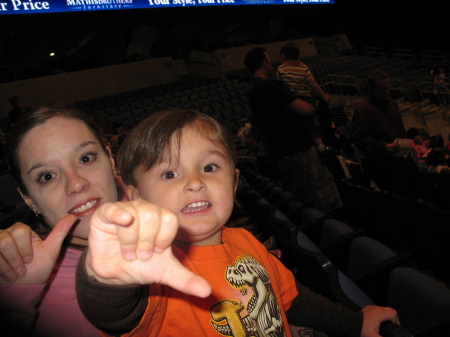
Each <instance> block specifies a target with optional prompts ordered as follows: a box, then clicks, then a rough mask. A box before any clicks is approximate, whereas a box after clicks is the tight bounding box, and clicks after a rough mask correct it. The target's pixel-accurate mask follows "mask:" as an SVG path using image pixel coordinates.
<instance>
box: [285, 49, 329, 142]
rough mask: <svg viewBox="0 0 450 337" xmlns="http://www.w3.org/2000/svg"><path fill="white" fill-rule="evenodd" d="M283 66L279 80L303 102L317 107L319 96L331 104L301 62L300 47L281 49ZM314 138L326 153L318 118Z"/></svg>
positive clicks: (315, 119)
mask: <svg viewBox="0 0 450 337" xmlns="http://www.w3.org/2000/svg"><path fill="white" fill-rule="evenodd" d="M280 58H281V65H280V66H278V69H277V79H278V80H280V81H282V82H283V83H284V84H286V86H287V87H288V88H289V89H290V90H292V91H293V92H294V93H295V94H296V95H297V96H298V97H299V98H300V99H301V100H303V101H305V102H308V103H309V104H311V105H313V106H314V107H315V106H316V99H315V97H314V95H317V96H318V97H319V99H320V100H322V101H323V102H324V103H325V104H328V103H329V102H330V97H329V96H328V95H327V94H326V93H325V92H324V91H323V90H322V88H321V87H320V86H319V85H318V84H317V82H316V80H315V79H314V76H313V74H312V73H311V71H310V69H309V67H308V66H307V65H306V64H304V63H303V62H302V61H300V59H299V58H300V49H299V48H298V46H297V45H296V44H295V43H293V42H289V43H286V44H285V45H283V46H282V47H281V48H280ZM311 132H312V136H313V138H314V142H315V144H316V146H317V149H318V150H319V151H324V150H326V149H327V148H328V147H327V146H326V145H325V144H324V142H323V140H322V137H321V134H320V125H319V122H318V120H317V118H314V123H313V125H312V126H311Z"/></svg>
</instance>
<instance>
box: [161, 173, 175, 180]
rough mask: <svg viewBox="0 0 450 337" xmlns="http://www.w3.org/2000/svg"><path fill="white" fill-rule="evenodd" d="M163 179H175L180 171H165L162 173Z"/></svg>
mask: <svg viewBox="0 0 450 337" xmlns="http://www.w3.org/2000/svg"><path fill="white" fill-rule="evenodd" d="M162 177H163V179H174V178H176V177H178V173H176V172H174V171H167V172H164V173H163V175H162Z"/></svg>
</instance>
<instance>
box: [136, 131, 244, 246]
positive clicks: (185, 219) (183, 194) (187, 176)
mask: <svg viewBox="0 0 450 337" xmlns="http://www.w3.org/2000/svg"><path fill="white" fill-rule="evenodd" d="M171 148H172V149H174V151H173V152H174V153H173V154H172V156H173V157H172V158H166V159H165V160H163V162H162V163H161V164H160V165H155V166H154V167H152V168H151V169H150V170H149V171H147V172H143V170H139V169H138V170H137V172H136V178H137V183H138V186H137V189H135V191H134V192H132V193H131V194H132V195H131V198H132V199H136V198H142V199H144V200H147V201H149V202H152V203H154V204H157V205H159V206H162V207H165V208H168V209H170V210H171V211H173V212H174V213H175V214H177V216H178V218H179V221H180V230H179V232H178V235H177V239H178V240H180V241H183V242H190V243H191V244H192V245H198V246H206V245H215V244H220V243H221V231H220V230H221V228H222V226H223V225H224V224H225V223H226V222H227V221H228V219H229V217H230V215H231V212H232V210H233V204H234V195H235V192H236V187H237V180H238V179H237V177H238V174H239V172H238V170H234V169H233V167H232V165H231V159H230V157H229V154H228V151H227V150H226V148H225V147H224V146H223V145H217V144H215V143H212V142H211V141H209V140H208V139H206V138H204V137H203V136H201V135H199V133H198V131H196V130H195V129H193V128H192V127H187V128H185V129H184V130H183V132H182V138H181V142H180V149H179V161H177V158H176V157H177V154H178V151H177V144H174V143H172V144H171ZM170 159H171V160H170ZM131 190H132V189H131Z"/></svg>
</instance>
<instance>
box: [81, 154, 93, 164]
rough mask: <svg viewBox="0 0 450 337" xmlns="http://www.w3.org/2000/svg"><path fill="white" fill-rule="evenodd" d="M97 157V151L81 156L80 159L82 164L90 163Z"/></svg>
mask: <svg viewBox="0 0 450 337" xmlns="http://www.w3.org/2000/svg"><path fill="white" fill-rule="evenodd" d="M96 158H97V154H96V153H87V154H84V155H82V156H81V157H80V161H81V163H82V164H88V163H90V162H92V161H94V160H95V159H96Z"/></svg>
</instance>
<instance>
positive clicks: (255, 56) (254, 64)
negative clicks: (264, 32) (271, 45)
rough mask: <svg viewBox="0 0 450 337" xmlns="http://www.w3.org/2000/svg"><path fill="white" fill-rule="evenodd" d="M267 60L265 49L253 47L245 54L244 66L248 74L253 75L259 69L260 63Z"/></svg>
mask: <svg viewBox="0 0 450 337" xmlns="http://www.w3.org/2000/svg"><path fill="white" fill-rule="evenodd" d="M266 58H267V56H266V49H264V48H263V47H255V48H253V49H252V50H250V51H249V52H248V53H247V56H245V59H244V64H245V66H246V67H247V69H248V71H250V73H252V74H253V73H254V72H255V71H256V70H258V69H259V68H261V66H262V63H263V62H264V60H265V59H266Z"/></svg>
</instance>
